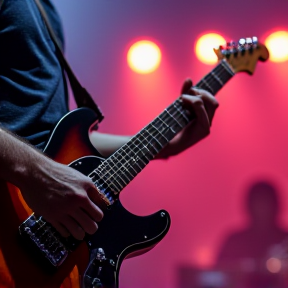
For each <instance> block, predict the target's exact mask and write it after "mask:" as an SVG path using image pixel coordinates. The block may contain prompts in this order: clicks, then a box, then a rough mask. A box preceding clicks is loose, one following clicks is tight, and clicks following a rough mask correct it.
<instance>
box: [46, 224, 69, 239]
mask: <svg viewBox="0 0 288 288" xmlns="http://www.w3.org/2000/svg"><path fill="white" fill-rule="evenodd" d="M50 224H51V225H52V226H53V227H54V228H55V229H56V230H57V231H58V232H59V233H60V235H61V236H62V237H64V238H67V237H69V236H70V233H69V231H68V230H67V229H66V228H65V227H64V226H63V225H61V224H60V223H59V222H50Z"/></svg>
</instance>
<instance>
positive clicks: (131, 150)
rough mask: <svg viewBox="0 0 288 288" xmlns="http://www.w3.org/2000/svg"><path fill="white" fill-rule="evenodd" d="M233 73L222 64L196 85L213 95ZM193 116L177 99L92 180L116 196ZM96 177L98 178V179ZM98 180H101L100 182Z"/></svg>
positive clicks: (116, 153)
mask: <svg viewBox="0 0 288 288" xmlns="http://www.w3.org/2000/svg"><path fill="white" fill-rule="evenodd" d="M233 75H234V72H233V71H232V70H231V68H230V67H229V65H228V64H227V63H225V61H223V60H222V61H221V62H220V63H219V64H218V65H217V66H216V67H215V68H214V69H213V71H212V72H210V73H209V74H207V75H206V76H205V77H204V78H203V79H202V80H201V81H200V82H199V83H198V84H197V85H196V87H198V88H204V89H206V90H208V91H210V92H212V93H213V94H216V93H217V92H218V91H219V90H220V89H221V88H222V87H223V85H224V84H225V83H226V82H227V81H229V79H231V77H232V76H233ZM193 117H194V115H193V113H192V114H189V113H188V112H186V110H185V109H184V108H183V106H182V101H181V99H180V98H178V99H177V100H176V101H174V103H172V104H171V105H170V106H168V107H167V108H166V109H165V110H164V111H163V112H162V113H161V114H160V115H159V116H158V117H156V118H155V119H154V120H153V121H152V122H150V123H149V124H148V125H147V126H146V127H144V128H143V129H142V130H141V131H140V132H139V133H138V134H136V135H135V136H134V137H132V138H131V139H130V141H128V142H127V143H126V144H125V145H123V146H122V147H121V148H120V149H118V150H117V151H116V152H115V153H114V154H113V155H112V156H111V157H110V158H108V159H107V160H106V161H104V162H103V163H102V164H101V165H99V166H98V167H97V169H96V170H95V171H94V172H93V173H91V174H90V178H91V179H92V181H93V182H94V183H95V182H96V183H97V184H99V185H101V186H102V187H105V189H106V187H107V189H110V191H113V192H114V194H115V195H117V194H118V193H119V192H120V191H121V190H122V189H123V188H124V187H125V186H127V185H128V183H130V182H131V181H132V180H133V179H134V178H135V176H136V175H138V174H139V173H140V172H141V171H142V170H143V168H144V167H145V166H146V165H147V164H148V163H149V162H150V161H151V160H152V159H153V158H154V157H155V156H156V155H157V154H158V153H159V152H160V151H161V150H162V149H163V148H164V147H165V146H166V145H167V144H168V142H169V141H170V140H171V139H173V138H174V136H175V135H176V134H177V133H178V132H180V131H181V130H182V129H183V128H184V127H185V126H186V125H187V124H188V123H190V121H191V120H192V119H193ZM97 175H98V176H97ZM99 179H100V180H99Z"/></svg>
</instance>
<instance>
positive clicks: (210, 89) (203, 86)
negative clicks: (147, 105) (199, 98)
mask: <svg viewBox="0 0 288 288" xmlns="http://www.w3.org/2000/svg"><path fill="white" fill-rule="evenodd" d="M205 78H208V77H204V78H203V79H202V80H201V86H202V88H204V89H205V90H208V91H209V92H210V93H212V94H214V89H213V88H212V87H211V86H210V85H209V83H208V80H207V81H206V80H205Z"/></svg>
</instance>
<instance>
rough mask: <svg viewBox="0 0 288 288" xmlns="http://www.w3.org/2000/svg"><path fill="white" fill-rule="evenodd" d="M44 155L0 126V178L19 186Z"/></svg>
mask: <svg viewBox="0 0 288 288" xmlns="http://www.w3.org/2000/svg"><path fill="white" fill-rule="evenodd" d="M44 157H45V156H44V155H43V154H42V153H41V152H40V151H38V150H36V149H35V148H34V147H32V146H30V145H29V144H28V143H25V142H24V141H22V139H20V138H18V137H17V136H15V135H13V134H12V133H10V132H9V131H6V130H5V129H3V128H1V127H0V163H1V169H0V178H1V179H3V180H5V181H8V182H10V183H12V184H14V185H16V186H18V187H19V185H20V184H24V183H23V182H25V179H28V178H29V175H31V174H32V173H33V170H34V166H35V165H39V164H40V163H41V162H43V159H44ZM45 158H46V157H45ZM33 165H34V166H33ZM20 186H21V185H20Z"/></svg>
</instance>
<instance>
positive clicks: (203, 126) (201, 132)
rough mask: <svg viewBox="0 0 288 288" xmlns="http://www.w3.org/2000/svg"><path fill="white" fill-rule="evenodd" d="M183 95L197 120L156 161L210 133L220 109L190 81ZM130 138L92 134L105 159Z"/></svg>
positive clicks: (186, 147) (184, 85) (93, 140)
mask: <svg viewBox="0 0 288 288" xmlns="http://www.w3.org/2000/svg"><path fill="white" fill-rule="evenodd" d="M181 94H182V96H181V98H182V101H183V105H184V107H185V108H186V109H187V110H189V111H190V112H192V113H194V114H195V116H196V118H195V120H193V121H192V122H191V123H190V124H188V126H187V127H185V128H184V129H183V130H182V131H181V132H180V133H179V134H178V135H176V137H175V138H174V139H173V140H172V141H170V143H169V144H168V145H167V146H166V147H165V148H164V149H163V150H162V151H161V152H160V153H159V154H158V155H157V157H156V159H167V158H169V157H171V156H175V155H178V154H180V153H181V152H183V151H185V150H186V149H188V148H189V147H191V146H193V145H194V144H196V143H197V142H199V141H200V140H202V139H203V138H205V137H206V136H207V135H209V133H210V127H211V123H212V119H213V117H214V113H215V111H216V109H217V107H218V102H217V100H216V99H215V98H214V96H213V95H211V94H210V93H209V92H207V91H204V90H201V89H195V88H193V86H192V81H191V80H189V79H188V80H186V81H185V82H184V84H183V87H182V89H181ZM130 138H131V136H120V135H110V134H104V133H99V132H97V131H93V132H92V133H91V134H90V140H91V143H92V144H93V145H94V146H95V148H96V149H97V150H98V151H99V152H100V153H101V154H102V155H103V156H104V157H109V156H110V155H111V154H113V153H114V152H115V151H116V150H117V149H118V148H120V147H121V146H122V145H124V144H125V143H127V142H128V141H129V140H130Z"/></svg>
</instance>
